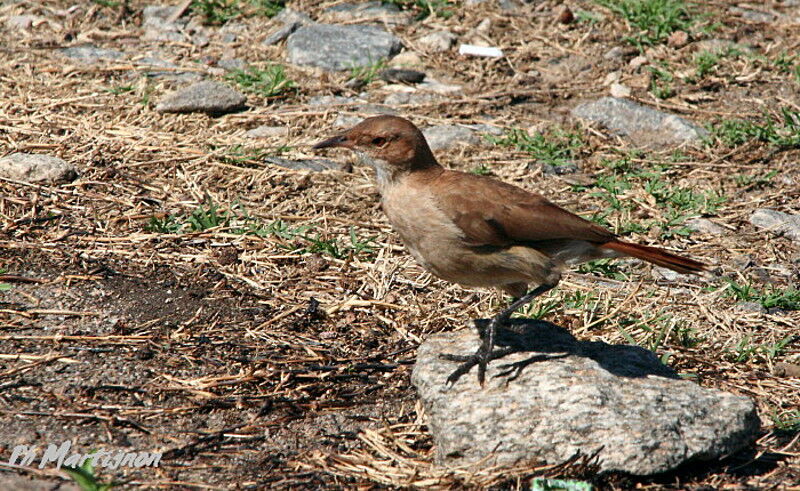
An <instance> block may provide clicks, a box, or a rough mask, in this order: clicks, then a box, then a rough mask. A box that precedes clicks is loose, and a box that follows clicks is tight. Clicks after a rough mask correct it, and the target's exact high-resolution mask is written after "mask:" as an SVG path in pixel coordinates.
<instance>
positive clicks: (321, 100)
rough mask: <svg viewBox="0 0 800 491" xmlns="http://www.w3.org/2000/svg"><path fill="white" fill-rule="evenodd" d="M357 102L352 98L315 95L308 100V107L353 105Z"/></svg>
mask: <svg viewBox="0 0 800 491" xmlns="http://www.w3.org/2000/svg"><path fill="white" fill-rule="evenodd" d="M355 102H358V100H357V99H356V98H354V97H344V96H341V95H315V96H314V97H312V98H311V99H309V100H308V105H309V106H333V105H339V104H353V103H355Z"/></svg>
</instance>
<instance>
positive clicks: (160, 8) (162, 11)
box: [142, 5, 187, 42]
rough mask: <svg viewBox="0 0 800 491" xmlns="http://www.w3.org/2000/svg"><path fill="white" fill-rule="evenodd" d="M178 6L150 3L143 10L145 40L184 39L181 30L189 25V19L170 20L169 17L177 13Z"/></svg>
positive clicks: (177, 40)
mask: <svg viewBox="0 0 800 491" xmlns="http://www.w3.org/2000/svg"><path fill="white" fill-rule="evenodd" d="M176 9H177V7H171V6H168V5H150V6H147V7H145V8H144V10H143V11H142V28H143V29H144V36H142V38H143V39H144V40H145V41H167V42H170V41H171V42H180V41H184V35H183V33H182V32H181V30H182V29H184V28H185V27H186V25H187V21H185V20H182V19H178V20H176V21H175V22H170V21H169V19H170V18H171V17H172V15H173V14H174V13H175V11H176Z"/></svg>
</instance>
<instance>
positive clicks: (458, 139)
mask: <svg viewBox="0 0 800 491" xmlns="http://www.w3.org/2000/svg"><path fill="white" fill-rule="evenodd" d="M422 134H423V135H425V139H426V140H428V145H429V146H430V147H431V150H441V149H444V148H451V147H455V146H466V145H476V144H478V143H480V141H481V139H480V138H479V137H478V135H476V134H475V133H474V132H473V131H472V130H471V129H469V128H466V127H464V126H456V125H442V126H431V127H430V128H425V129H424V130H422Z"/></svg>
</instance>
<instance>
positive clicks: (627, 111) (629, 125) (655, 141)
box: [572, 97, 708, 146]
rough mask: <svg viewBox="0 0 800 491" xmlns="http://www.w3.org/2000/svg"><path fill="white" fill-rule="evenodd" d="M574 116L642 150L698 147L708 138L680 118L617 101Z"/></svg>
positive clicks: (586, 106)
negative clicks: (688, 145)
mask: <svg viewBox="0 0 800 491" xmlns="http://www.w3.org/2000/svg"><path fill="white" fill-rule="evenodd" d="M572 115H573V116H574V117H576V118H581V119H585V120H587V121H592V122H594V123H599V124H601V125H603V126H605V127H606V128H608V129H609V130H611V131H613V132H614V133H617V134H619V135H621V136H625V137H627V138H629V139H630V140H631V141H632V142H633V143H634V144H636V145H640V146H667V145H686V144H697V143H700V142H701V141H702V138H704V137H706V136H708V132H707V131H706V130H705V129H703V128H701V127H700V126H697V125H696V124H694V123H692V122H690V121H687V120H685V119H683V118H681V117H679V116H676V115H674V114H667V113H664V112H661V111H658V110H656V109H652V108H650V107H647V106H643V105H641V104H638V103H636V102H633V101H630V100H627V99H619V98H616V97H603V98H601V99H598V100H596V101H591V102H585V103H583V104H580V105H578V106H577V107H575V109H573V110H572Z"/></svg>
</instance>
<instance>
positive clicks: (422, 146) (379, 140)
mask: <svg viewBox="0 0 800 491" xmlns="http://www.w3.org/2000/svg"><path fill="white" fill-rule="evenodd" d="M329 147H343V148H349V149H351V150H353V151H355V152H356V153H357V154H358V155H359V157H361V159H362V161H364V162H365V163H366V164H368V165H370V166H372V167H374V168H375V170H376V171H377V172H378V179H385V178H392V177H394V176H396V175H397V174H398V173H402V172H404V171H406V172H407V171H413V170H418V169H425V168H429V167H433V166H435V167H438V166H439V164H438V163H437V162H436V159H435V158H434V156H433V153H432V152H431V149H430V147H428V142H426V141H425V137H424V136H423V135H422V132H421V131H420V130H419V129H418V128H417V127H416V126H414V124H413V123H411V122H410V121H408V120H407V119H403V118H400V117H397V116H375V117H372V118H367V119H365V120H364V121H362V122H360V123H358V124H357V125H355V126H353V127H352V128H350V129H349V130H347V131H345V132H343V133H341V134H339V135H336V136H333V137H331V138H328V139H327V140H324V141H321V142H319V143H317V144H316V145H314V148H315V149H319V148H329Z"/></svg>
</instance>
